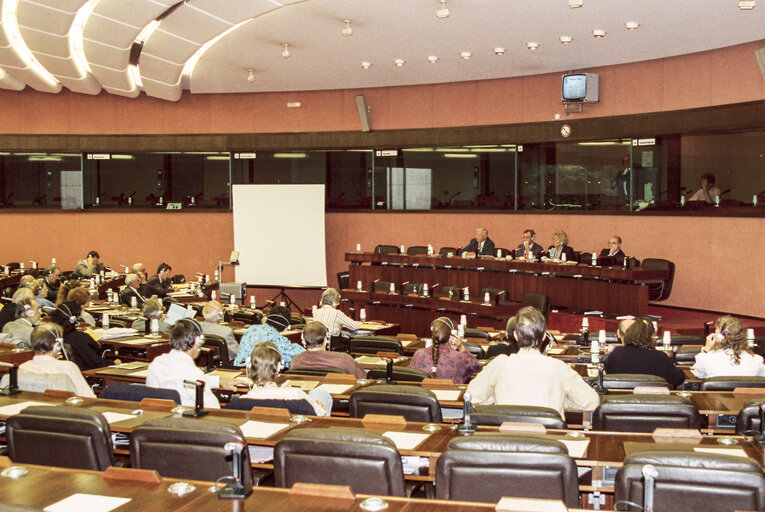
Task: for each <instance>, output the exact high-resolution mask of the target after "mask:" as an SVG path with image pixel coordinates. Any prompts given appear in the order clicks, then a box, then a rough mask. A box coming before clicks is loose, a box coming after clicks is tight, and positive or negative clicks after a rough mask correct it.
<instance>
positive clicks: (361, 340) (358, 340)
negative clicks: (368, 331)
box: [350, 336, 404, 355]
mask: <svg viewBox="0 0 765 512" xmlns="http://www.w3.org/2000/svg"><path fill="white" fill-rule="evenodd" d="M350 352H351V354H376V353H378V352H395V353H396V354H399V355H404V346H403V345H402V344H401V340H399V339H398V338H396V337H394V336H356V337H355V338H351V344H350Z"/></svg>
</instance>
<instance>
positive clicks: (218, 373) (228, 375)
mask: <svg viewBox="0 0 765 512" xmlns="http://www.w3.org/2000/svg"><path fill="white" fill-rule="evenodd" d="M207 375H209V376H210V377H219V378H224V379H235V378H237V377H241V376H242V372H236V373H234V372H232V371H230V370H214V371H212V372H210V373H208V374H207Z"/></svg>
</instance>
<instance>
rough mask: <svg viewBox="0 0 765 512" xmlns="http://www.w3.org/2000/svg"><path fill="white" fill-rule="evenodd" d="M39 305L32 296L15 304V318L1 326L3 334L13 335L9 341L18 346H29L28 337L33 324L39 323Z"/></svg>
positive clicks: (33, 326)
mask: <svg viewBox="0 0 765 512" xmlns="http://www.w3.org/2000/svg"><path fill="white" fill-rule="evenodd" d="M40 315H41V312H40V306H39V304H37V301H36V300H34V299H33V298H32V299H30V298H25V299H21V300H20V301H19V303H18V304H16V320H14V321H13V322H8V323H7V324H5V326H4V327H3V332H4V333H5V334H10V335H11V336H13V340H12V341H11V343H13V344H15V345H16V346H18V347H20V348H30V347H31V346H32V342H31V341H30V338H31V336H32V331H33V330H34V328H35V326H36V325H37V324H39V323H40Z"/></svg>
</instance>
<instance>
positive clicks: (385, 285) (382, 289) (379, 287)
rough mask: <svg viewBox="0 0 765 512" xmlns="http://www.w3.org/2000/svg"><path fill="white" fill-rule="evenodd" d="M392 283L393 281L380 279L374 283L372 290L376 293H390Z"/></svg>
mask: <svg viewBox="0 0 765 512" xmlns="http://www.w3.org/2000/svg"><path fill="white" fill-rule="evenodd" d="M391 284H393V283H391V282H390V281H381V280H380V279H378V280H376V281H375V282H374V283H372V291H373V292H375V293H389V292H390V285H391Z"/></svg>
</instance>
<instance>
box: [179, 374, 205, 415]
mask: <svg viewBox="0 0 765 512" xmlns="http://www.w3.org/2000/svg"><path fill="white" fill-rule="evenodd" d="M183 386H184V387H187V388H191V387H193V388H195V389H194V390H195V392H196V393H195V397H194V410H193V411H188V410H186V411H183V416H192V417H194V418H198V417H199V416H204V415H205V414H207V411H205V410H204V408H203V405H204V391H205V381H203V380H184V381H183Z"/></svg>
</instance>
